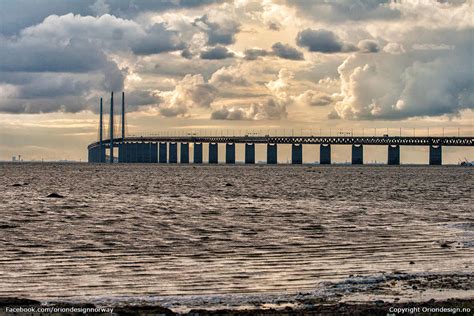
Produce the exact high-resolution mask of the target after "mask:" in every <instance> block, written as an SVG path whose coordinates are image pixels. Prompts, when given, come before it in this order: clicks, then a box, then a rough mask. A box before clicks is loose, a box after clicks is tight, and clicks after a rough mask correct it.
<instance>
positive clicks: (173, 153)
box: [168, 143, 178, 163]
mask: <svg viewBox="0 0 474 316" xmlns="http://www.w3.org/2000/svg"><path fill="white" fill-rule="evenodd" d="M168 162H169V163H178V144H177V143H170V154H169V157H168Z"/></svg>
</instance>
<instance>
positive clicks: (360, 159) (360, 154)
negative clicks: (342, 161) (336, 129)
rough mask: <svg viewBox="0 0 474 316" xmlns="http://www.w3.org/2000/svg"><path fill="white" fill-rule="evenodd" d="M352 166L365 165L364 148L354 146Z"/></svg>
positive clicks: (357, 145)
mask: <svg viewBox="0 0 474 316" xmlns="http://www.w3.org/2000/svg"><path fill="white" fill-rule="evenodd" d="M352 164H353V165H362V164H364V146H363V145H359V144H354V145H352Z"/></svg>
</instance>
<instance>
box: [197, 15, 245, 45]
mask: <svg viewBox="0 0 474 316" xmlns="http://www.w3.org/2000/svg"><path fill="white" fill-rule="evenodd" d="M193 24H194V25H195V26H196V27H197V28H198V29H200V30H201V31H203V32H204V33H206V34H207V44H208V45H211V46H213V45H217V44H223V45H229V44H233V43H235V35H236V34H237V33H238V32H239V31H240V23H239V22H238V21H237V20H235V19H233V18H232V17H226V16H225V13H220V14H219V16H218V17H217V18H216V21H214V20H212V21H211V19H210V18H209V16H208V15H207V14H206V15H203V16H202V17H200V18H198V19H195V20H194V23H193Z"/></svg>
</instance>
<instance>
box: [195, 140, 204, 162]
mask: <svg viewBox="0 0 474 316" xmlns="http://www.w3.org/2000/svg"><path fill="white" fill-rule="evenodd" d="M193 156H194V157H193V162H194V163H202V143H194V154H193Z"/></svg>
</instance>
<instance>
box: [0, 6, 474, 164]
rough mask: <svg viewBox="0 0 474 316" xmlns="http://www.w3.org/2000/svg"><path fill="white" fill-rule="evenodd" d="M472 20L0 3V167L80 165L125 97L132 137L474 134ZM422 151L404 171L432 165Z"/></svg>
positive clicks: (434, 10)
mask: <svg viewBox="0 0 474 316" xmlns="http://www.w3.org/2000/svg"><path fill="white" fill-rule="evenodd" d="M472 12H473V2H472V1H462V0H444V1H441V0H440V1H434V0H433V1H426V0H413V1H403V0H401V1H396V2H395V1H393V2H392V1H384V0H334V1H323V0H229V1H225V0H159V1H146V0H82V1H66V0H0V124H1V125H0V159H4V160H10V159H11V156H13V155H18V154H21V155H22V156H23V157H25V159H41V158H45V159H65V158H67V159H85V158H86V156H87V152H86V146H87V144H88V143H90V142H93V141H95V140H96V138H97V130H98V126H97V122H98V116H97V112H98V106H99V98H100V97H101V96H102V97H104V102H105V104H108V102H109V100H108V99H109V92H110V91H111V90H113V91H116V92H121V91H122V90H124V91H125V92H126V99H127V102H126V103H127V110H128V112H129V115H128V118H127V122H128V127H127V128H128V132H129V133H133V134H137V133H140V132H153V131H155V132H157V131H165V130H167V131H170V130H174V131H176V132H179V133H185V132H188V131H199V132H201V133H211V132H213V133H239V132H241V133H245V132H249V131H262V133H265V134H266V133H268V132H269V130H270V133H275V132H277V131H278V132H279V133H282V132H283V129H285V132H286V133H294V134H300V133H303V134H308V135H309V134H311V133H313V134H317V133H319V132H321V130H322V131H323V133H326V134H328V133H329V129H331V133H333V134H335V133H339V132H340V131H343V132H344V131H346V132H350V131H351V130H352V131H353V132H354V133H362V132H364V133H366V134H373V133H374V132H375V131H374V128H378V129H377V133H379V134H384V133H386V131H387V130H386V128H387V127H388V128H389V134H397V135H398V134H399V133H400V128H402V133H403V134H406V135H412V134H413V128H416V130H415V133H416V134H418V135H422V134H427V133H428V128H430V133H431V134H440V133H442V129H443V128H444V129H445V133H450V134H452V135H457V133H458V131H459V130H460V131H461V133H464V134H469V133H470V134H471V135H472V134H473V133H474V125H473V124H474V111H473V109H474V58H473V56H474V51H473V50H474V35H473V34H474V33H473V26H474V18H473V13H472ZM117 94H118V93H117ZM117 97H118V95H117ZM116 100H119V98H117V99H116ZM217 130H219V131H217ZM221 130H222V131H221ZM384 150H385V151H386V149H384ZM402 150H403V149H402ZM419 150H420V149H416V150H414V151H413V153H414V154H413V155H412V156H407V157H408V158H407V159H408V160H410V159H412V160H410V162H418V160H417V159H419V160H420V161H423V162H424V161H425V160H427V157H424V156H423V155H421V156H422V157H421V158H414V157H415V154H417V153H418V151H419ZM385 151H384V152H381V153H380V154H378V155H377V154H374V159H377V158H380V159H383V157H385V156H386V153H385ZM315 152H316V151H315ZM473 154H474V152H473V150H472V149H466V148H460V149H450V150H448V156H447V157H448V160H449V161H450V162H457V161H458V160H459V159H462V158H463V156H468V157H470V159H474V157H473ZM262 155H263V154H262ZM315 155H317V154H316V153H315ZM337 155H338V154H337V153H336V160H337V158H338V157H337ZM344 155H347V153H345V152H343V151H341V153H340V154H339V160H341V161H344V160H345V159H347V157H345V156H344ZM344 157H345V158H344ZM349 157H350V156H349ZM410 157H411V158H410ZM317 158H318V157H317V156H315V157H310V155H309V154H307V153H305V159H306V160H307V161H313V160H317ZM413 159H414V160H413Z"/></svg>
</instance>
